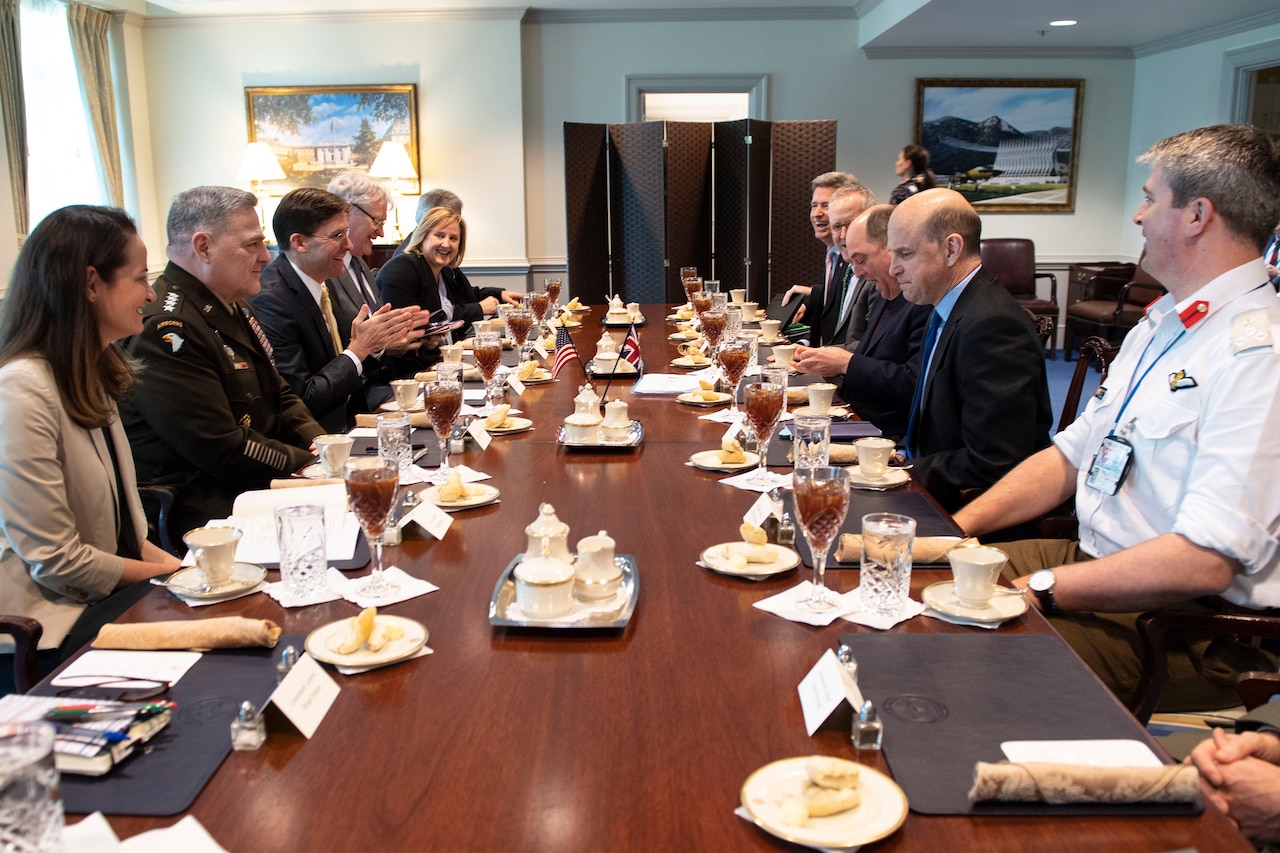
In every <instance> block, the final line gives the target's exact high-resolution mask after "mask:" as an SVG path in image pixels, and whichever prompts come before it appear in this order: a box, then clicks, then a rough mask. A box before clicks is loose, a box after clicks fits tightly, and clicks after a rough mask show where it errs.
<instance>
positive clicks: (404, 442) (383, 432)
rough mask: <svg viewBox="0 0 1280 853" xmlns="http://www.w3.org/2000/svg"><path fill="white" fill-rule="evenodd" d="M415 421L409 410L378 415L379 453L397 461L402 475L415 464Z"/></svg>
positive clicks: (398, 470) (383, 456)
mask: <svg viewBox="0 0 1280 853" xmlns="http://www.w3.org/2000/svg"><path fill="white" fill-rule="evenodd" d="M412 434H413V422H412V421H411V420H410V419H409V414H408V413H407V412H394V413H392V414H386V415H378V455H379V456H381V457H382V458H383V459H390V460H392V461H393V462H395V463H396V466H397V467H396V470H397V472H398V473H399V474H400V476H405V475H406V474H408V473H409V466H410V465H412V464H413V443H412V441H411V440H410V436H411V435H412Z"/></svg>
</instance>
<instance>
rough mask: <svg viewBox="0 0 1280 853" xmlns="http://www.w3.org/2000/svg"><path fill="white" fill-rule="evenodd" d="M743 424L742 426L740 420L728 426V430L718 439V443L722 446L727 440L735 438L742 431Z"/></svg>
mask: <svg viewBox="0 0 1280 853" xmlns="http://www.w3.org/2000/svg"><path fill="white" fill-rule="evenodd" d="M743 424H744V421H741V420H737V421H734V422H732V423H731V424H729V428H728V429H727V430H725V433H724V435H722V436H721V437H720V443H721V444H724V443H725V442H726V441H728V440H729V439H731V438H735V437H736V436H737V435H738V433H740V432H742V431H743V429H742V427H743Z"/></svg>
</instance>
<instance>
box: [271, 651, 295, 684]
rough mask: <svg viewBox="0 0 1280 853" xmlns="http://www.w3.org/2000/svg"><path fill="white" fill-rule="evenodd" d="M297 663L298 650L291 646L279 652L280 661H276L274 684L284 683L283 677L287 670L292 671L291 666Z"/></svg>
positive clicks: (287, 672)
mask: <svg viewBox="0 0 1280 853" xmlns="http://www.w3.org/2000/svg"><path fill="white" fill-rule="evenodd" d="M297 662H298V650H297V649H295V648H294V647H293V646H285V647H284V650H283V651H281V652H280V660H278V661H276V684H279V683H280V682H282V681H284V677H285V676H286V675H288V674H289V670H291V669H293V665H294V664H295V663H297Z"/></svg>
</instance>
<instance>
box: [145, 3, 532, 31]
mask: <svg viewBox="0 0 1280 853" xmlns="http://www.w3.org/2000/svg"><path fill="white" fill-rule="evenodd" d="M527 11H528V9H527V8H526V7H524V6H519V7H514V6H513V7H503V8H496V9H387V10H382V11H372V12H351V11H341V12H296V13H286V14H261V13H244V14H230V15H173V16H165V17H148V18H147V19H146V27H147V29H179V28H183V27H208V26H223V25H226V24H233V25H239V26H261V25H263V24H316V23H334V24H356V23H360V24H368V23H382V24H387V23H405V22H414V21H521V20H523V19H524V17H525V13H526V12H527Z"/></svg>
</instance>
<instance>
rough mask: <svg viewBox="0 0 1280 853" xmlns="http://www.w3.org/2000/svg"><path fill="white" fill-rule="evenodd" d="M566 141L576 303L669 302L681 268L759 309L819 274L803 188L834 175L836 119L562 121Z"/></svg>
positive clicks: (567, 214) (819, 256)
mask: <svg viewBox="0 0 1280 853" xmlns="http://www.w3.org/2000/svg"><path fill="white" fill-rule="evenodd" d="M713 127H714V131H713ZM713 132H714V141H713ZM564 133H565V217H566V226H567V228H566V232H567V237H568V254H569V288H570V290H571V291H572V292H573V293H574V295H576V296H578V297H579V298H580V299H582V300H583V301H585V302H591V301H594V302H600V301H603V299H604V297H605V296H606V295H607V294H608V293H610V292H613V293H618V294H620V295H622V297H623V298H624V299H625V300H627V301H634V302H663V301H678V300H680V299H681V298H682V296H683V294H681V292H680V286H679V268H680V267H682V266H696V267H697V268H698V272H699V273H700V274H701V275H702V276H703V277H704V278H711V277H715V278H719V279H720V282H721V287H722V289H724V290H730V289H733V288H739V287H741V288H746V289H747V291H748V297H747V298H748V299H751V300H754V301H757V302H760V303H764V302H767V301H768V300H769V297H770V296H771V295H772V294H774V293H780V292H782V291H783V290H785V289H786V288H787V287H789V286H791V285H792V284H796V283H805V284H809V283H812V282H813V281H816V280H817V279H818V278H820V277H821V275H822V252H821V251H820V249H821V246H820V244H818V243H817V242H816V241H815V240H814V239H813V231H812V229H811V228H810V227H809V224H808V209H809V182H810V181H811V180H812V179H813V178H814V177H815V176H816V175H819V174H821V173H822V172H827V171H831V169H832V168H834V164H835V144H836V123H835V122H834V121H812V122H766V121H760V120H758V119H745V120H743V121H736V122H719V123H716V124H715V125H714V126H713V125H710V124H702V123H686V122H667V123H665V124H664V123H662V122H645V123H632V124H613V125H599V124H571V123H567V122H566V123H565V126H564ZM713 151H714V156H713V153H712V152H713ZM713 186H714V191H713ZM713 234H714V256H713V254H712V238H713ZM610 240H611V241H612V252H610V248H609V246H610ZM713 258H714V272H713V266H712V263H713Z"/></svg>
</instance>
